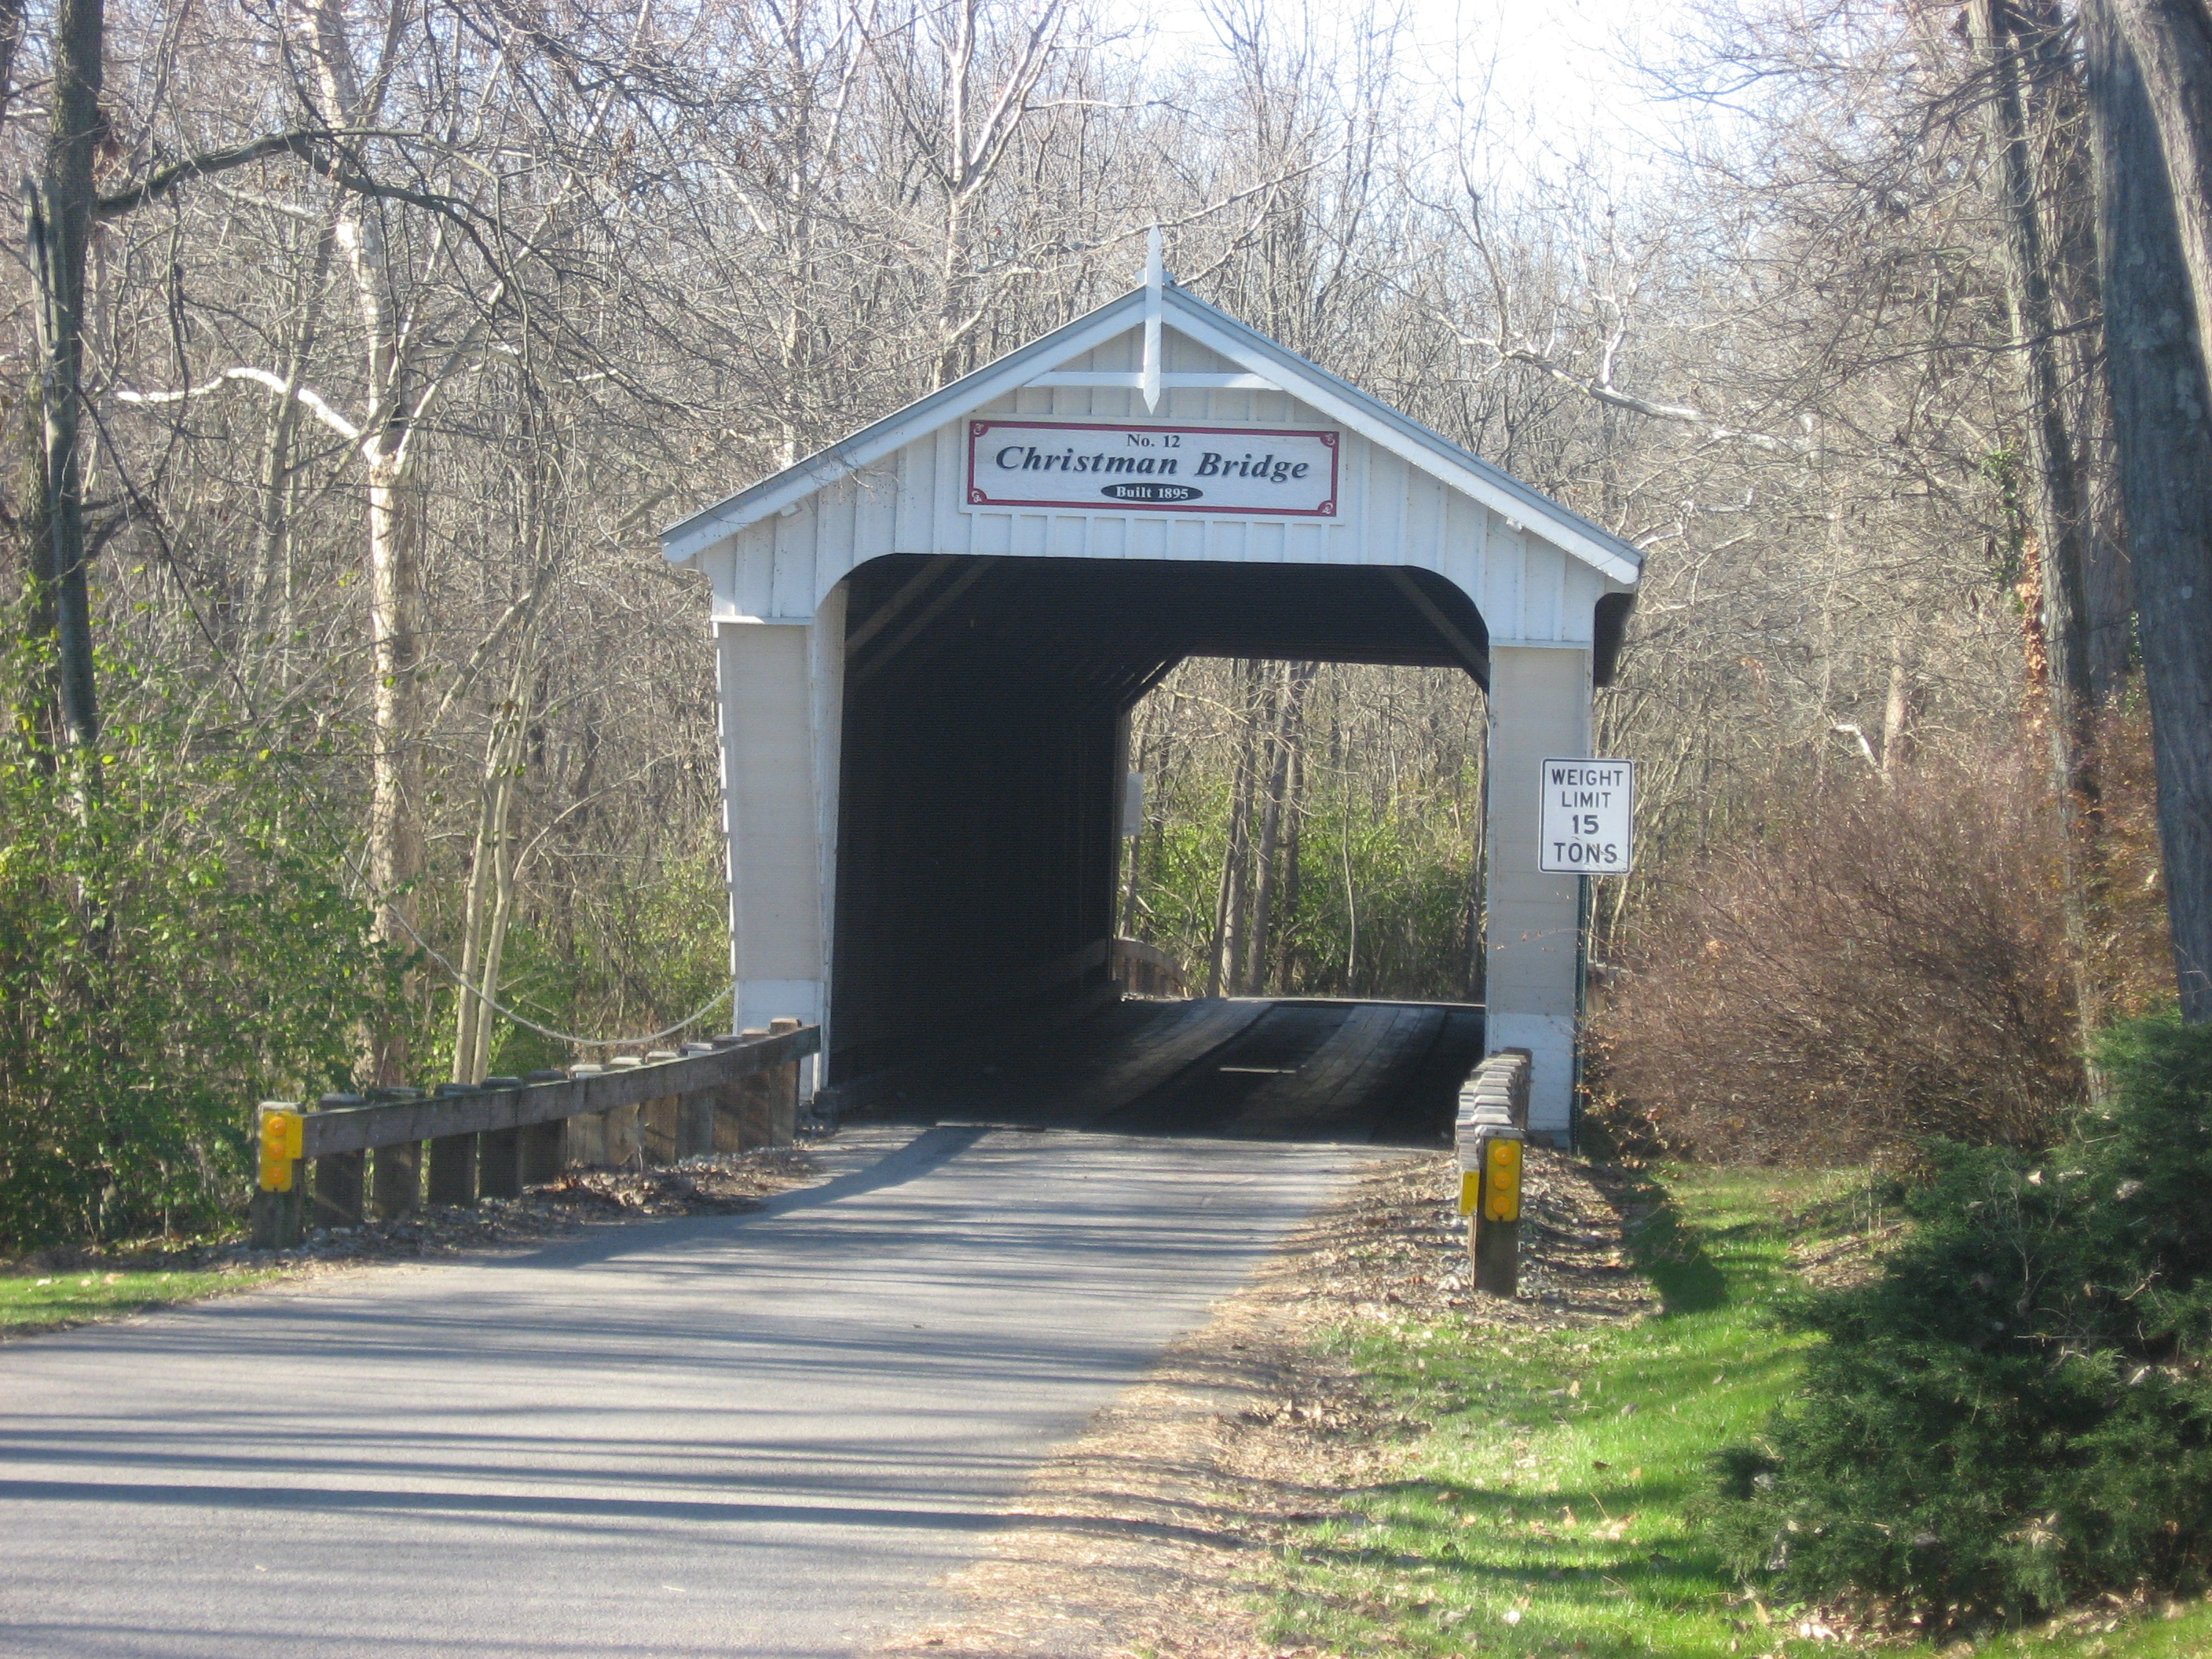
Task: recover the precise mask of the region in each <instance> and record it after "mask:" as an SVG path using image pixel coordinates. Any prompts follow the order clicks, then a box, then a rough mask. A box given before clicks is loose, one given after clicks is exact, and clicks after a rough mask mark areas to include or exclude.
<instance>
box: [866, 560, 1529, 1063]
mask: <svg viewBox="0 0 2212 1659" xmlns="http://www.w3.org/2000/svg"><path fill="white" fill-rule="evenodd" d="M849 580H850V588H849V592H848V605H847V612H846V616H847V623H846V629H847V632H846V650H847V662H846V671H845V708H844V738H843V744H842V752H843V772H842V778H841V780H840V784H839V797H838V798H839V823H838V854H837V898H836V904H837V916H836V957H835V960H834V963H833V964H832V968H831V972H832V975H833V984H832V990H831V996H832V1003H833V1006H834V1007H835V1009H836V1019H835V1021H834V1023H833V1030H832V1041H833V1042H834V1045H835V1047H834V1048H833V1051H832V1054H831V1055H830V1060H829V1065H830V1078H831V1080H832V1081H833V1082H836V1083H839V1084H846V1083H849V1082H851V1081H852V1080H853V1079H855V1078H859V1077H863V1076H865V1075H866V1074H868V1073H871V1072H873V1071H876V1070H878V1068H880V1067H882V1066H886V1065H888V1064H890V1063H891V1061H892V1060H893V1059H894V1058H895V1057H896V1058H897V1059H900V1060H904V1059H906V1058H908V1057H910V1056H911V1055H913V1054H916V1053H921V1052H927V1051H929V1050H930V1049H932V1048H940V1049H941V1048H945V1047H946V1046H948V1044H950V1043H951V1042H956V1041H957V1039H958V1038H959V1036H961V1035H962V1033H963V1030H966V1031H969V1032H972V1031H973V1030H975V1027H977V1026H978V1025H979V1024H983V1023H986V1022H989V1023H993V1024H996V1023H1000V1022H1006V1021H1013V1022H1018V1021H1020V1020H1022V1019H1024V1018H1028V1017H1041V1016H1043V1015H1045V1014H1048V1013H1049V1012H1051V1011H1052V1010H1053V1009H1054V1007H1055V1006H1060V1005H1063V1004H1065V1003H1066V1002H1068V1001H1071V1000H1074V999H1077V998H1079V997H1082V996H1084V995H1085V994H1087V993H1089V992H1091V991H1092V990H1095V989H1096V988H1097V987H1100V986H1101V985H1103V982H1104V978H1105V973H1106V969H1105V964H1104V963H1103V959H1091V960H1086V957H1085V953H1086V951H1088V950H1090V949H1091V947H1094V946H1096V945H1097V944H1098V943H1099V942H1100V941H1103V940H1104V939H1107V938H1108V937H1109V935H1110V934H1111V933H1112V931H1113V922H1114V898H1115V872H1116V869H1117V866H1118V854H1119V836H1118V826H1117V823H1116V821H1115V820H1116V815H1117V811H1118V805H1119V801H1118V796H1119V791H1120V785H1121V771H1122V768H1123V764H1124V762H1123V757H1122V755H1121V738H1120V732H1121V719H1122V716H1123V715H1125V714H1127V712H1128V710H1129V709H1130V708H1133V706H1134V705H1135V704H1136V702H1138V700H1139V698H1141V697H1142V696H1144V695H1145V694H1146V692H1147V691H1149V690H1152V687H1154V686H1155V685H1157V684H1159V682H1160V681H1161V679H1162V678H1164V677H1165V676H1166V674H1167V672H1168V671H1169V670H1170V669H1171V668H1173V667H1174V666H1175V665H1176V663H1177V662H1179V661H1181V660H1182V659H1183V658H1185V657H1187V656H1222V657H1274V658H1285V659H1293V660H1302V661H1325V662H1365V663H1398V664H1407V665H1425V666H1443V667H1450V666H1457V667H1460V668H1463V669H1465V670H1466V671H1468V672H1469V673H1471V674H1474V676H1475V677H1476V678H1479V679H1483V680H1485V681H1486V680H1487V677H1488V661H1487V658H1486V654H1485V653H1486V650H1487V648H1488V635H1487V632H1486V629H1484V626H1483V623H1482V618H1481V617H1480V616H1479V615H1478V614H1477V613H1476V611H1475V609H1474V605H1472V604H1470V603H1469V602H1468V599H1467V597H1466V595H1465V594H1463V593H1462V592H1460V591H1459V590H1458V589H1457V588H1455V586H1452V585H1451V584H1450V583H1449V582H1447V581H1445V580H1443V579H1442V578H1440V577H1437V576H1436V575H1434V574H1431V573H1430V572H1427V571H1420V570H1412V569H1389V568H1370V567H1352V566H1340V565H1339V566H1316V565H1285V564H1249V565H1248V564H1220V563H1196V562H1191V563H1182V562H1172V561H1143V560H1126V561H1125V560H1105V559H1044V558H1004V557H964V558H925V557H921V556H895V557H890V558H884V559H878V560H875V561H873V562H870V563H868V564H866V565H864V566H862V567H861V568H860V569H858V570H856V571H854V573H853V574H852V576H851V577H850V579H849ZM1091 955H1092V956H1093V957H1096V952H1095V951H1092V952H1091Z"/></svg>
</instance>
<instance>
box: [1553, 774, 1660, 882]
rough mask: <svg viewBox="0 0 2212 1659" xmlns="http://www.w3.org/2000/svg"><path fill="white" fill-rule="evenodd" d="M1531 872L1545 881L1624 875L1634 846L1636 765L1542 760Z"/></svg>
mask: <svg viewBox="0 0 2212 1659" xmlns="http://www.w3.org/2000/svg"><path fill="white" fill-rule="evenodd" d="M1542 799H1543V804H1544V805H1543V811H1542V813H1541V816H1540V817H1539V819H1538V826H1537V827H1538V834H1539V836H1540V838H1541V847H1540V848H1539V851H1538V854H1537V863H1536V867H1537V868H1538V869H1540V870H1541V871H1542V872H1544V873H1545V874H1546V875H1548V876H1625V875H1626V874H1627V873H1628V868H1629V865H1630V864H1631V862H1632V860H1633V856H1634V852H1635V846H1636V839H1635V837H1636V763H1635V762H1634V761H1625V760H1547V761H1546V762H1545V763H1544V784H1543V793H1542Z"/></svg>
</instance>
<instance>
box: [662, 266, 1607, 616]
mask: <svg viewBox="0 0 2212 1659" xmlns="http://www.w3.org/2000/svg"><path fill="white" fill-rule="evenodd" d="M1155 292H1157V293H1158V305H1159V312H1158V317H1159V321H1160V325H1161V328H1162V330H1163V331H1164V332H1173V333H1176V334H1180V335H1182V336H1183V337H1185V338H1186V339H1188V340H1190V341H1192V342H1193V343H1195V344H1197V345H1198V346H1200V347H1201V348H1203V349H1206V351H1209V352H1211V353H1212V354H1214V355H1215V356H1218V357H1220V358H1223V359H1225V360H1226V361H1227V362H1231V363H1232V364H1235V365H1236V366H1237V368H1239V369H1241V370H1243V371H1244V374H1245V376H1247V377H1250V378H1252V380H1253V381H1254V383H1255V384H1256V385H1263V386H1267V387H1268V388H1270V389H1272V390H1276V391H1280V392H1285V393H1286V394H1288V395H1289V396H1290V397H1291V398H1294V399H1296V400H1297V402H1299V403H1302V404H1306V405H1307V406H1308V407H1310V408H1311V409H1312V410H1315V411H1316V412H1317V413H1319V414H1320V415H1322V416H1324V417H1326V418H1327V419H1328V420H1331V421H1334V422H1340V423H1341V424H1342V425H1343V426H1345V427H1346V428H1348V429H1350V430H1352V431H1353V432H1356V433H1358V435H1360V436H1361V437H1363V438H1365V439H1366V440H1367V441H1370V443H1373V444H1375V445H1376V446H1378V447H1381V448H1382V449H1383V450H1386V451H1388V452H1389V453H1392V454H1394V455H1395V456H1397V457H1398V458H1399V459H1401V460H1402V461H1404V462H1405V463H1406V464H1407V465H1408V466H1409V467H1412V468H1413V469H1415V470H1416V471H1420V472H1423V473H1425V474H1427V475H1428V476H1429V477H1432V478H1434V479H1435V480H1436V481H1437V483H1441V484H1443V486H1444V487H1445V488H1446V489H1450V490H1452V491H1455V492H1456V493H1458V494H1460V495H1464V496H1465V497H1467V498H1468V499H1469V500H1471V501H1475V502H1477V503H1479V504H1480V505H1481V506H1483V507H1487V508H1488V509H1489V510H1490V511H1492V512H1493V513H1498V515H1500V516H1501V517H1503V518H1504V519H1507V520H1511V521H1514V522H1516V523H1521V524H1525V525H1527V526H1528V528H1529V529H1530V530H1532V531H1534V532H1535V533H1536V534H1537V535H1538V536H1540V537H1541V538H1543V539H1544V540H1545V541H1547V542H1550V543H1552V544H1554V545H1555V546H1557V547H1558V548H1559V549H1560V550H1562V551H1563V552H1565V553H1566V554H1568V555H1569V556H1571V557H1572V558H1574V559H1576V560H1577V561H1578V562H1581V563H1583V564H1584V565H1586V566H1588V567H1589V568H1591V569H1592V570H1594V571H1595V572H1596V573H1598V574H1600V575H1602V576H1603V577H1605V578H1607V579H1608V580H1611V581H1613V582H1615V583H1618V584H1620V585H1621V586H1633V585H1634V583H1635V582H1636V580H1637V578H1638V574H1639V571H1640V569H1641V567H1642V563H1643V557H1642V555H1641V554H1640V553H1639V552H1638V550H1637V549H1636V548H1635V547H1634V546H1633V545H1632V544H1630V543H1628V542H1626V541H1624V540H1623V539H1622V538H1620V537H1618V536H1615V535H1613V533H1612V532H1609V531H1607V530H1605V529H1603V528H1601V526H1597V525H1595V524H1593V523H1591V522H1590V521H1589V520H1588V519H1585V518H1583V516H1582V515H1581V514H1580V513H1576V512H1573V511H1572V510H1571V509H1570V508H1568V507H1564V506H1562V505H1561V504H1560V503H1559V502H1558V501H1553V499H1552V498H1551V497H1550V496H1548V495H1544V494H1542V493H1541V492H1540V491H1538V490H1535V489H1531V488H1530V487H1529V486H1528V485H1527V484H1525V483H1522V482H1521V481H1520V480H1519V479H1518V478H1516V477H1513V476H1512V475H1511V474H1510V473H1508V472H1505V471H1502V470H1500V469H1499V468H1498V467H1496V466H1493V465H1491V464H1490V463H1489V462H1488V461H1486V460H1484V459H1482V458H1481V457H1480V456H1479V455H1476V454H1474V453H1473V452H1471V451H1469V450H1467V449H1464V448H1462V447H1460V446H1459V445H1457V444H1455V443H1453V442H1452V441H1450V440H1449V439H1448V438H1446V437H1444V436H1443V435H1441V434H1439V433H1437V432H1434V431H1431V429H1430V428H1427V427H1425V426H1424V425H1422V424H1421V423H1420V422H1418V421H1415V420H1413V419H1411V418H1410V417H1408V416H1406V415H1404V414H1402V413H1401V412H1400V411H1399V410H1395V409H1393V408H1391V407H1390V406H1389V404H1385V403H1383V402H1382V401H1381V400H1380V399H1379V398H1375V397H1372V396H1370V394H1369V393H1367V392H1363V391H1361V390H1360V389H1359V388H1358V387H1357V386H1352V384H1350V383H1349V382H1348V381H1346V380H1340V379H1339V378H1338V377H1337V376H1335V375H1334V374H1330V373H1329V372H1328V370H1327V369H1324V368H1321V367H1320V366H1319V365H1318V364H1316V363H1313V362H1309V361H1307V360H1306V359H1305V358H1304V357H1301V356H1298V355H1297V353H1296V352H1294V351H1291V350H1290V349H1287V348H1286V347H1285V346H1282V345H1280V344H1279V343H1277V342H1275V341H1273V340H1271V339H1269V338H1268V337H1267V336H1266V335H1264V334H1261V332H1259V331H1257V330H1256V329H1254V328H1251V327H1249V325H1246V324H1244V323H1242V322H1240V321H1238V320H1237V319H1236V318H1234V317H1231V315H1229V313H1226V312H1225V311H1222V310H1220V309H1219V308H1218V307H1214V306H1212V305H1209V304H1207V303H1206V301H1203V300H1201V299H1200V298H1198V296H1197V295H1194V294H1190V293H1188V292H1187V291H1186V290H1184V289H1180V288H1177V287H1176V286H1174V285H1173V284H1172V283H1164V284H1162V285H1161V286H1160V287H1159V288H1158V289H1151V288H1138V289H1132V290H1131V291H1130V292H1129V293H1127V294H1125V295H1122V296H1121V298H1120V299H1118V300H1113V301H1109V302H1108V303H1106V304H1105V305H1103V306H1101V307H1098V308H1097V310H1095V311H1092V312H1091V313H1088V314H1087V315H1085V316H1082V317H1079V318H1077V319H1075V320H1074V321H1073V322H1071V323H1068V324H1066V325H1064V326H1062V327H1060V328H1058V329H1055V330H1054V331H1052V332H1051V333H1049V334H1047V335H1044V336H1042V337H1040V338H1038V339H1036V340H1033V341H1031V342H1030V343H1029V344H1027V345H1025V346H1023V347H1021V348H1020V349H1018V350H1015V351H1012V352H1010V353H1008V354H1007V355H1006V356H1004V357H1001V358H1000V359H999V360H998V361H997V362H994V363H991V364H989V365H988V366H987V367H985V368H980V369H978V370H976V371H975V373H974V374H969V375H967V376H966V377H964V378H963V379H961V380H956V381H954V382H953V383H952V384H951V385H950V386H944V387H940V388H939V390H938V391H936V392H932V393H930V394H929V396H927V397H926V398H921V399H920V400H918V401H917V402H915V403H913V404H908V406H907V407H906V408H904V409H902V410H898V411H896V413H894V414H891V415H887V416H884V418H883V419H881V420H879V421H877V422H873V423H872V424H870V425H868V426H866V427H863V428H860V430H859V431H857V432H855V433H854V434H852V435H850V436H849V437H847V438H844V439H842V440H840V441H838V442H836V443H834V444H831V445H830V446H829V447H827V448H825V449H823V450H820V451H818V452H817V453H815V454H812V455H810V456H808V457H806V458H805V459H803V460H800V461H798V462H795V463H794V464H793V465H790V466H787V467H786V468H785V469H784V470H783V471H781V472H778V473H775V474H774V475H772V476H771V477H766V478H763V479H762V480H761V481H760V482H759V483H756V484H754V485H752V486H751V487H750V488H749V489H743V490H740V491H738V493H737V494H736V495H731V496H729V497H727V498H726V499H725V500H723V501H718V502H716V503H714V505H713V506H711V507H704V508H702V509H701V510H700V511H698V512H696V513H692V514H691V515H690V517H688V518H686V519H684V520H682V521H681V522H679V523H678V524H676V525H673V526H671V527H670V528H669V529H667V530H666V531H665V532H662V536H661V548H662V551H663V553H664V554H665V556H667V557H668V558H669V559H670V560H671V561H672V562H678V563H684V562H690V561H691V560H693V559H696V558H697V557H698V556H700V555H702V554H703V553H705V552H707V551H708V550H709V549H711V548H714V547H715V546H717V545H719V544H722V543H724V542H726V540H728V539H729V538H731V537H733V536H735V535H738V533H739V532H743V531H744V530H746V529H747V528H749V527H750V526H753V525H756V524H758V523H760V522H761V521H762V520H766V519H769V518H770V517H773V516H775V515H777V514H781V513H786V512H787V511H789V510H790V509H792V508H793V507H796V506H798V505H799V504H801V503H803V502H805V501H807V500H808V499H809V498H810V497H812V496H814V495H817V494H819V493H820V492H821V491H823V490H824V489H829V487H830V486H832V485H835V484H836V483H840V482H842V481H843V480H845V479H847V478H849V477H853V476H854V474H856V473H858V472H860V471H861V470H862V469H864V468H866V467H869V466H871V465H874V464H875V463H877V462H879V461H882V460H883V459H884V458H886V457H888V456H890V455H892V454H894V453H896V452H897V451H899V450H901V449H902V448H904V447H907V446H908V445H910V444H913V443H915V442H916V441H918V440H920V439H922V438H925V437H927V436H928V435H931V434H932V433H934V432H936V431H938V430H939V429H940V428H945V427H947V426H950V425H951V424H953V423H954V422H958V421H960V420H962V419H963V418H964V417H965V416H969V415H970V414H973V413H975V411H977V410H981V409H984V408H985V407H986V406H987V405H989V404H993V403H994V402H996V401H997V400H999V399H1001V398H1006V397H1008V396H1009V395H1010V394H1012V393H1015V392H1019V391H1021V390H1022V389H1023V388H1024V387H1027V386H1036V385H1038V384H1039V383H1040V380H1041V379H1042V377H1045V376H1048V375H1051V374H1053V373H1054V370H1055V369H1056V368H1057V367H1058V366H1059V365H1060V364H1064V363H1066V362H1071V361H1073V360H1076V359H1079V358H1081V357H1083V356H1085V354H1086V353H1089V352H1091V351H1094V350H1096V349H1097V348H1099V347H1101V346H1103V345H1105V344H1107V343H1109V342H1111V341H1114V340H1115V339H1118V338H1119V337H1121V336H1123V335H1126V334H1127V333H1129V332H1130V331H1131V330H1133V329H1135V328H1139V327H1141V326H1143V325H1144V324H1145V322H1146V316H1147V312H1148V308H1149V301H1151V299H1152V295H1153V294H1154V293H1155ZM1092 378H1093V379H1094V380H1103V379H1104V378H1106V377H1103V376H1101V377H1092ZM1116 378H1125V377H1116ZM1219 378H1224V379H1234V378H1237V377H1219Z"/></svg>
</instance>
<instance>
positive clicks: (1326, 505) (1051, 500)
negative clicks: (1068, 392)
mask: <svg viewBox="0 0 2212 1659" xmlns="http://www.w3.org/2000/svg"><path fill="white" fill-rule="evenodd" d="M1017 427H1018V428H1021V429H1023V430H1024V431H1029V432H1097V433H1107V432H1143V433H1150V434H1152V435H1160V434H1165V433H1184V432H1190V433H1210V434H1213V435H1218V436H1221V437H1228V438H1259V439H1266V438H1297V439H1299V440H1301V441H1304V442H1307V443H1316V442H1317V443H1319V444H1320V445H1321V446H1322V447H1323V448H1325V449H1326V450H1327V451H1328V495H1327V496H1326V497H1324V498H1323V500H1322V503H1321V505H1320V506H1318V507H1208V506H1206V505H1205V504H1204V502H1202V501H1189V502H1185V501H1089V500H1071V499H1068V498H1067V497H1065V496H1047V497H1044V498H1042V499H1034V498H1027V497H1018V496H1012V495H992V494H991V493H990V492H989V491H988V490H987V489H983V488H982V487H981V485H979V484H978V483H976V482H975V452H976V450H977V449H978V448H979V447H981V444H982V442H983V441H984V440H985V439H986V438H987V437H989V436H990V435H991V434H992V433H993V432H994V430H997V429H999V428H1017ZM1341 437H1342V434H1340V433H1339V432H1337V431H1336V430H1335V429H1334V428H1319V427H1304V428H1299V427H1253V426H1182V425H1172V426H1147V425H1144V424H1142V423H1140V422H1127V421H1125V422H1113V421H1036V420H1028V419H1024V417H1023V416H1018V415H1012V416H1005V417H1003V418H1000V419H995V420H971V421H969V422H968V488H967V498H968V499H967V503H966V504H967V505H968V506H969V507H1059V508H1060V509H1062V510H1063V511H1074V512H1080V513H1220V514H1222V515H1224V516H1225V517H1228V518H1236V519H1333V518H1334V517H1335V516H1336V501H1337V495H1338V493H1339V491H1338V468H1339V467H1340V465H1341V464H1342V460H1343V453H1344V450H1343V445H1342V444H1341V443H1340V441H1339V440H1340V438H1341Z"/></svg>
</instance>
